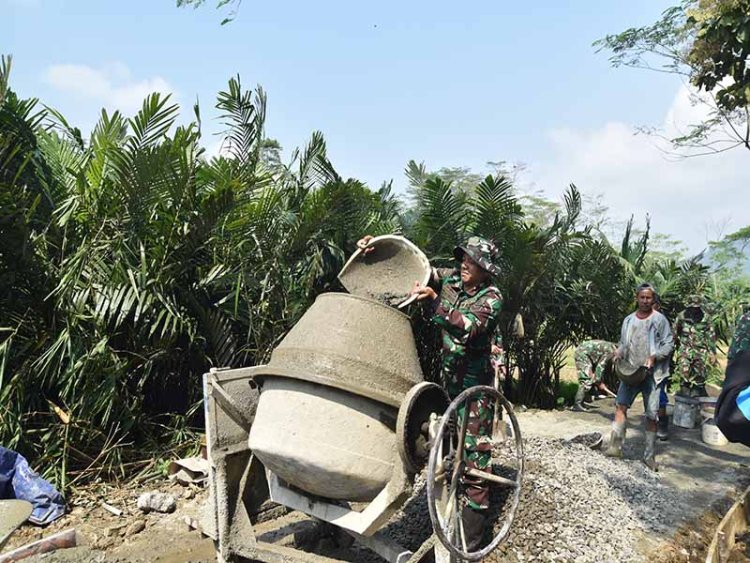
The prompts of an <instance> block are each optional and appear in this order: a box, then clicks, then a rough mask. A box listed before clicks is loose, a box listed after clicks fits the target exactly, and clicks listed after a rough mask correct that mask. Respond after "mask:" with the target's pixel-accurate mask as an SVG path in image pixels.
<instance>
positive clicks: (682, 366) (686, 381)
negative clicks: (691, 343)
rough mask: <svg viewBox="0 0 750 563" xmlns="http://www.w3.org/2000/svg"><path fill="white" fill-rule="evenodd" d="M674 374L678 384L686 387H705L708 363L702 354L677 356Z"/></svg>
mask: <svg viewBox="0 0 750 563" xmlns="http://www.w3.org/2000/svg"><path fill="white" fill-rule="evenodd" d="M675 373H676V374H677V377H679V378H680V383H681V384H682V385H684V386H686V387H700V386H701V385H705V383H706V376H707V375H708V362H707V361H706V359H705V358H704V357H703V355H702V354H685V355H682V356H678V358H677V361H676V362H675Z"/></svg>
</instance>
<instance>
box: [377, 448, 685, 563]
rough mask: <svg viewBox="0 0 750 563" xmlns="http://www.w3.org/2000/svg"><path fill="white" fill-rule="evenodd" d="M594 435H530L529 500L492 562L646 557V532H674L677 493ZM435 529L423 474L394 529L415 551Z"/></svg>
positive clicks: (498, 496) (524, 498)
mask: <svg viewBox="0 0 750 563" xmlns="http://www.w3.org/2000/svg"><path fill="white" fill-rule="evenodd" d="M589 441H590V440H589V439H584V440H579V442H583V443H576V442H572V441H564V440H549V439H545V438H537V437H533V438H529V439H527V440H525V441H524V444H525V445H524V448H525V459H526V475H525V479H524V483H523V488H522V495H521V504H520V506H519V509H518V512H517V513H516V518H515V520H514V523H513V526H512V528H511V531H510V534H509V536H508V538H507V539H506V541H505V542H504V543H503V544H501V545H500V547H498V549H497V550H496V551H494V552H493V553H491V554H490V555H489V556H488V557H487V558H486V559H485V561H497V562H500V561H503V562H505V561H510V562H516V561H575V562H577V563H587V562H591V563H594V562H596V563H599V562H602V561H618V562H620V561H623V562H625V561H642V560H643V555H641V554H639V553H638V551H637V543H638V539H639V535H640V534H641V533H643V532H645V533H648V534H661V533H667V532H668V531H669V528H668V526H667V525H666V523H667V522H674V521H675V519H676V518H678V517H679V515H680V513H681V512H682V510H683V507H682V506H680V505H679V501H680V497H679V494H678V493H677V491H675V490H674V489H672V488H670V487H668V486H667V485H663V484H662V483H661V480H660V478H659V476H658V474H655V473H653V472H651V471H650V470H649V469H647V468H646V467H645V466H643V465H642V464H641V463H640V462H638V461H635V460H613V459H609V458H606V457H604V455H602V453H601V452H599V451H593V450H591V449H590V448H589V447H588V446H587V445H586V444H587V443H588V442H589ZM493 490H494V491H497V492H496V493H494V498H493V503H496V504H497V503H498V502H499V503H502V502H503V500H504V499H503V497H502V493H501V492H500V491H501V489H494V488H493ZM682 502H684V499H683V501H682ZM431 531H432V527H431V524H430V519H429V513H428V509H427V500H426V493H425V490H424V484H423V482H421V481H420V480H418V482H417V486H416V487H415V492H414V495H413V496H412V498H411V500H410V501H409V502H408V503H407V504H406V505H405V507H404V509H403V511H402V512H401V513H399V514H397V515H396V516H395V517H394V519H392V520H391V524H390V525H389V526H388V527H387V533H388V535H389V536H391V537H392V538H393V539H395V540H396V541H398V542H399V543H401V545H403V546H404V547H407V548H408V549H411V550H415V549H416V548H418V547H419V545H420V544H421V542H423V541H424V540H425V539H427V537H429V535H430V534H431Z"/></svg>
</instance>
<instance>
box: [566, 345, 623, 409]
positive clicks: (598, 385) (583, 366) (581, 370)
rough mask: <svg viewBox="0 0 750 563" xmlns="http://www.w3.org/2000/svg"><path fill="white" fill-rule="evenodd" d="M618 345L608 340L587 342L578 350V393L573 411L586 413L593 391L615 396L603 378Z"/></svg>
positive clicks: (576, 360)
mask: <svg viewBox="0 0 750 563" xmlns="http://www.w3.org/2000/svg"><path fill="white" fill-rule="evenodd" d="M616 348H617V344H615V343H614V342H607V341H606V340H586V341H584V342H581V344H580V345H579V346H578V348H576V351H575V362H576V370H577V371H578V391H577V392H576V396H575V399H574V401H573V410H575V411H581V412H586V411H588V408H587V407H586V406H585V405H584V399H585V398H586V395H587V394H589V393H590V392H591V390H592V389H596V390H597V391H600V392H601V393H604V394H607V393H608V394H610V395H613V396H614V393H612V391H610V390H609V389H607V386H606V385H605V384H604V381H603V380H602V378H603V377H604V372H605V370H606V369H607V366H608V365H611V362H612V358H613V356H614V353H615V349H616Z"/></svg>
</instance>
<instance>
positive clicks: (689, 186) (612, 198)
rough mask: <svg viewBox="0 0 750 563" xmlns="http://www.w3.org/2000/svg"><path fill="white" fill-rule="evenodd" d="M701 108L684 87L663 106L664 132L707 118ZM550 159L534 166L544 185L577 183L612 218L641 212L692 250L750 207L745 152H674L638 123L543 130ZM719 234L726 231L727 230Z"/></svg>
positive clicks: (735, 223)
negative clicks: (641, 130) (598, 199)
mask: <svg viewBox="0 0 750 563" xmlns="http://www.w3.org/2000/svg"><path fill="white" fill-rule="evenodd" d="M705 111H706V110H705V108H704V107H701V106H698V105H693V104H692V103H691V102H690V92H689V91H688V90H687V88H685V87H682V88H681V89H680V91H678V93H677V94H676V96H675V98H674V100H673V102H672V104H671V106H670V107H669V108H668V109H667V110H666V111H665V118H664V123H663V127H662V128H663V130H664V131H665V133H666V134H667V135H669V134H670V133H672V132H674V131H680V130H684V129H685V126H686V125H687V124H690V123H696V122H697V121H698V120H700V119H702V118H703V117H705V115H706V113H705ZM547 140H548V142H549V146H550V149H551V158H550V159H548V161H547V163H546V164H543V165H540V166H539V167H537V170H536V174H535V176H536V178H535V180H536V181H537V182H538V184H539V185H541V186H545V187H551V186H566V185H567V184H568V183H570V182H573V183H575V184H576V185H577V186H578V187H579V188H580V189H581V190H582V191H583V192H585V193H590V194H594V193H599V194H602V196H603V200H604V203H605V204H606V205H608V206H609V208H610V213H611V215H612V217H613V218H615V219H617V220H623V219H626V218H627V217H629V216H630V215H631V214H634V215H635V216H636V218H638V219H640V220H641V222H642V221H643V219H644V218H645V216H646V214H649V215H650V216H651V218H652V228H653V229H654V230H655V231H657V232H661V233H665V234H669V235H672V236H673V237H675V238H677V239H679V240H682V241H684V242H685V243H686V244H687V245H688V247H689V249H690V251H692V252H698V251H700V250H702V249H703V248H704V247H705V245H706V242H707V240H709V239H714V238H716V236H717V233H716V232H712V230H713V229H715V226H716V225H725V226H726V228H727V229H728V230H729V231H731V230H733V229H737V228H739V227H741V226H744V225H745V224H746V223H747V213H746V210H747V209H748V208H750V152H749V151H747V150H745V149H743V148H737V149H733V150H731V151H727V152H725V153H721V154H716V155H710V156H701V157H691V158H675V157H674V155H670V154H668V153H669V151H670V150H671V149H670V146H669V144H668V143H667V142H666V141H663V140H661V139H659V138H656V137H653V136H648V135H645V134H637V130H636V128H635V127H633V126H631V125H628V124H625V123H622V122H618V121H612V122H609V123H605V124H603V125H602V126H601V127H598V128H596V129H591V130H581V129H571V128H566V129H557V130H551V131H548V132H547ZM724 234H727V233H726V232H725V233H724Z"/></svg>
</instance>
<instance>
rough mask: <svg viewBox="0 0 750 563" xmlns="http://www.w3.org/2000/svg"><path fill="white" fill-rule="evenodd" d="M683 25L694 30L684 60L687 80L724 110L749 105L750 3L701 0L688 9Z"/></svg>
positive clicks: (744, 1) (739, 0)
mask: <svg viewBox="0 0 750 563" xmlns="http://www.w3.org/2000/svg"><path fill="white" fill-rule="evenodd" d="M687 13H688V18H687V25H688V26H690V27H691V28H693V29H695V39H694V41H693V44H692V46H691V49H690V52H689V55H688V60H689V62H690V64H691V65H692V66H693V69H694V70H693V73H692V76H691V80H692V82H693V84H695V85H696V86H697V87H698V88H702V89H704V90H706V91H707V92H712V91H714V90H716V102H717V103H718V104H719V106H720V107H722V108H724V109H725V110H727V111H733V110H735V109H737V108H742V107H747V106H748V105H750V68H748V66H747V63H748V59H750V2H749V1H748V0H701V1H700V2H698V6H697V7H696V8H694V9H691V10H688V12H687Z"/></svg>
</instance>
